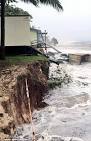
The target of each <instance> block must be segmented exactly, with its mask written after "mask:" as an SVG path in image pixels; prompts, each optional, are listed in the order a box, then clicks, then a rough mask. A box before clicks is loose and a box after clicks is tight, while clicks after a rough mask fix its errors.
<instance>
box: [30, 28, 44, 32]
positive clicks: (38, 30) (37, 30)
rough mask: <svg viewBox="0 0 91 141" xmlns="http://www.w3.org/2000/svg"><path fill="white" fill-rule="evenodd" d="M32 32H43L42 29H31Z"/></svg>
mask: <svg viewBox="0 0 91 141" xmlns="http://www.w3.org/2000/svg"><path fill="white" fill-rule="evenodd" d="M30 30H32V31H36V32H41V30H40V29H36V28H30Z"/></svg>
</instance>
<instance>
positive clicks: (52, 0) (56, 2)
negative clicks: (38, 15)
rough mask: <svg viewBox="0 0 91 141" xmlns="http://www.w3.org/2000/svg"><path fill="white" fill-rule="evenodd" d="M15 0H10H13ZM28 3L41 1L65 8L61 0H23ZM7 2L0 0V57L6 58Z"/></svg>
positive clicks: (37, 3)
mask: <svg viewBox="0 0 91 141" xmlns="http://www.w3.org/2000/svg"><path fill="white" fill-rule="evenodd" d="M12 1H15V0H8V2H12ZM21 1H23V2H26V3H32V4H33V5H35V6H38V5H39V3H42V4H46V5H51V6H52V7H53V8H55V9H57V10H58V11H60V10H63V7H62V5H61V3H60V2H59V0H21ZM5 2H6V0H0V3H1V50H0V59H5Z"/></svg>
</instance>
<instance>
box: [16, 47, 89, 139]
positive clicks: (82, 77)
mask: <svg viewBox="0 0 91 141" xmlns="http://www.w3.org/2000/svg"><path fill="white" fill-rule="evenodd" d="M87 47H88V49H87V48H86V51H90V45H89V46H87ZM75 48H76V47H75ZM59 49H60V47H59ZM72 49H73V48H72ZM60 50H61V51H62V48H61V49H60ZM68 50H71V47H68ZM79 50H80V51H81V50H82V51H83V50H84V51H85V47H84V49H83V47H78V49H75V50H74V51H79ZM56 68H57V69H58V66H57V65H54V64H51V67H50V72H51V71H53V70H55V69H56ZM60 68H63V69H64V70H65V71H66V72H67V73H68V75H70V76H71V79H72V81H71V82H70V83H69V84H64V85H62V87H61V88H59V87H56V88H55V89H52V90H50V91H49V93H48V95H47V96H46V97H45V99H44V101H45V102H46V103H48V105H49V106H47V107H45V108H44V109H41V110H39V111H37V110H35V111H34V113H33V124H34V130H35V133H36V138H37V140H39V141H42V140H45V141H91V63H83V64H81V65H71V64H69V63H68V64H60V65H59V69H60ZM54 72H55V71H54ZM16 137H17V138H18V139H22V140H24V139H27V141H30V140H32V128H31V124H30V125H27V124H26V125H22V126H21V127H18V130H17V135H16Z"/></svg>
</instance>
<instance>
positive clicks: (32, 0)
mask: <svg viewBox="0 0 91 141" xmlns="http://www.w3.org/2000/svg"><path fill="white" fill-rule="evenodd" d="M21 1H23V2H26V3H32V4H33V5H35V6H38V0H21Z"/></svg>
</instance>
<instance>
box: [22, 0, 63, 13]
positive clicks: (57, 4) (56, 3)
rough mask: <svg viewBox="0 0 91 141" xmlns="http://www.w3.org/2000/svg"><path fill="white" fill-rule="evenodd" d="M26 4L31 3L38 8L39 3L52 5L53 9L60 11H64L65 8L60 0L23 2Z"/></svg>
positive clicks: (29, 0) (27, 0) (25, 0)
mask: <svg viewBox="0 0 91 141" xmlns="http://www.w3.org/2000/svg"><path fill="white" fill-rule="evenodd" d="M22 1H24V2H26V3H28V2H30V3H32V4H34V5H35V6H38V4H39V3H42V4H46V5H51V6H52V7H53V8H55V9H57V10H58V11H60V10H63V7H62V5H61V3H60V2H59V0H22Z"/></svg>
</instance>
